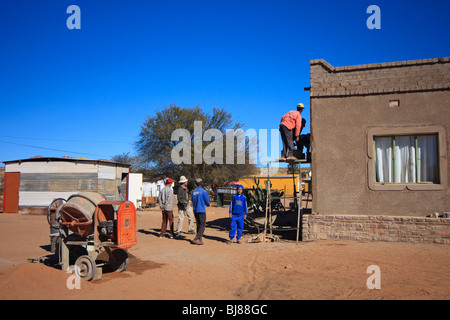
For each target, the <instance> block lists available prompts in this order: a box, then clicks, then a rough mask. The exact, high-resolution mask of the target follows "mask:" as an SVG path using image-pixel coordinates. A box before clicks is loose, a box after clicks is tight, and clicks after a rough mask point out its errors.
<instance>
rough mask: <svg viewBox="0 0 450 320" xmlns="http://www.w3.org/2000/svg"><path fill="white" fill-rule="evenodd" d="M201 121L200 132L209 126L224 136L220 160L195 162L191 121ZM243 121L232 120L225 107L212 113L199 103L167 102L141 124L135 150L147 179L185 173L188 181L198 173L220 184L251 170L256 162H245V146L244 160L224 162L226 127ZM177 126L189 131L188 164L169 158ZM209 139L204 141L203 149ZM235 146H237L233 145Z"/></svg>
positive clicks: (235, 125)
mask: <svg viewBox="0 0 450 320" xmlns="http://www.w3.org/2000/svg"><path fill="white" fill-rule="evenodd" d="M195 121H201V122H202V131H203V132H202V133H201V134H202V136H203V133H204V132H205V131H206V130H208V129H217V130H219V131H220V132H221V133H222V138H223V147H224V150H223V155H224V161H223V164H216V163H214V164H210V165H207V164H205V163H204V162H202V163H201V164H194V159H193V156H194V151H193V150H194V148H193V146H194V122H195ZM242 127H243V124H241V123H238V122H234V121H233V120H232V115H231V114H230V113H228V112H227V111H225V110H224V109H219V108H214V109H213V111H212V113H210V114H209V113H206V112H204V111H203V110H202V109H201V108H200V107H199V106H195V107H189V108H180V107H179V106H176V105H170V106H169V107H166V108H165V109H163V110H161V111H157V112H156V114H155V116H153V117H148V118H147V119H146V120H145V121H144V123H143V124H142V125H141V132H140V133H139V139H138V141H137V142H136V150H137V156H136V158H137V159H138V163H139V166H140V168H141V170H140V171H141V172H143V173H144V174H145V175H146V177H147V178H148V179H151V180H155V179H160V178H164V177H171V178H175V179H177V178H178V177H180V176H182V175H184V176H186V177H187V178H188V179H189V181H190V184H192V183H193V182H194V180H195V178H198V177H201V178H202V179H203V180H204V181H205V182H206V183H207V184H216V185H222V184H223V183H227V182H230V181H233V180H237V179H239V178H240V177H242V176H243V175H249V174H252V173H253V172H254V171H255V168H256V167H255V166H254V165H252V164H249V163H248V162H249V161H248V149H247V150H246V153H247V157H246V163H245V164H226V163H225V162H226V161H225V154H226V152H225V145H226V143H225V133H226V129H234V130H236V129H239V128H242ZM176 129H187V130H188V131H189V132H190V133H191V145H192V150H191V157H192V161H191V164H185V163H182V164H180V165H176V164H174V163H173V162H172V159H171V152H172V149H173V148H174V147H175V145H176V144H177V143H179V142H178V141H172V140H171V138H172V132H173V131H174V130H176ZM209 143H211V142H203V143H202V147H203V149H204V148H205V147H206V146H207V145H208V144H209ZM235 149H236V146H235ZM234 152H236V150H234Z"/></svg>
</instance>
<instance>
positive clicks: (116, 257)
mask: <svg viewBox="0 0 450 320" xmlns="http://www.w3.org/2000/svg"><path fill="white" fill-rule="evenodd" d="M47 220H48V221H49V224H50V230H51V232H50V236H51V239H52V248H53V247H54V248H55V252H54V253H55V254H56V255H57V256H58V259H59V265H60V266H61V268H62V270H67V269H68V268H69V267H70V266H75V267H76V268H75V271H77V272H78V274H79V276H80V277H81V278H83V279H85V280H88V281H90V280H98V279H101V277H102V273H103V271H104V270H107V271H118V272H121V271H124V270H126V268H127V267H128V262H129V259H128V253H127V251H126V250H127V249H129V248H131V247H133V246H134V245H135V244H136V208H135V206H134V205H133V203H132V202H130V201H107V200H106V199H105V197H104V196H103V195H101V194H99V193H96V192H80V193H78V194H73V195H71V196H70V197H69V198H68V199H67V200H65V199H61V198H58V199H55V200H53V202H52V203H51V204H50V205H49V207H48V210H47ZM53 243H55V245H53Z"/></svg>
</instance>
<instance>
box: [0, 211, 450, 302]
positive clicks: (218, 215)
mask: <svg viewBox="0 0 450 320" xmlns="http://www.w3.org/2000/svg"><path fill="white" fill-rule="evenodd" d="M227 216H228V214H227V211H226V209H223V208H214V207H212V208H209V211H208V214H207V229H206V232H205V238H204V243H205V244H204V245H203V246H196V245H192V244H190V242H189V240H190V239H192V238H193V237H194V236H193V235H187V234H186V239H185V240H175V239H169V238H159V237H158V236H157V235H158V233H159V229H160V223H161V213H160V211H159V210H147V211H143V212H139V213H138V244H137V245H136V246H135V247H133V248H132V249H131V250H130V251H129V253H130V255H131V259H130V265H129V267H128V269H127V270H126V271H125V272H123V273H105V274H103V279H102V280H100V281H92V282H86V281H82V282H81V289H80V290H77V289H73V290H69V289H68V288H67V285H66V282H67V279H68V277H69V276H70V274H68V273H66V272H63V271H61V270H57V269H55V268H52V267H50V266H47V265H45V264H42V263H29V262H27V259H28V258H37V257H40V256H46V255H49V254H50V252H48V249H49V237H48V233H49V232H48V231H49V230H48V225H47V222H46V219H45V217H43V216H23V215H17V214H15V215H10V214H1V215H0V243H1V247H0V299H227V300H228V299H231V300H233V299H239V300H241V299H283V300H285V299H450V272H449V270H450V250H449V246H448V245H439V244H413V243H388V242H354V241H335V242H332V241H316V242H301V243H298V244H296V243H295V241H292V240H286V239H283V238H282V239H281V240H280V241H279V242H275V243H242V244H231V245H227V244H226V243H225V241H226V240H227V231H226V229H225V228H226V226H227V224H228V220H227ZM186 220H187V219H186ZM184 230H185V231H187V221H185V228H184ZM251 237H252V235H251V234H249V233H244V240H247V239H250V238H251ZM371 265H377V266H379V268H380V271H381V289H380V290H369V289H368V288H367V286H366V281H367V278H368V277H369V276H370V274H367V273H366V271H367V268H368V267H369V266H371Z"/></svg>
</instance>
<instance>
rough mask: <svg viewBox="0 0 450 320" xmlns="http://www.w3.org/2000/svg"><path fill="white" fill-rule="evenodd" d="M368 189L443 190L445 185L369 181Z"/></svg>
mask: <svg viewBox="0 0 450 320" xmlns="http://www.w3.org/2000/svg"><path fill="white" fill-rule="evenodd" d="M369 189H370V190H373V191H402V190H410V191H437V190H445V186H444V185H443V184H434V183H404V184H401V183H399V184H395V183H388V184H381V183H370V184H369Z"/></svg>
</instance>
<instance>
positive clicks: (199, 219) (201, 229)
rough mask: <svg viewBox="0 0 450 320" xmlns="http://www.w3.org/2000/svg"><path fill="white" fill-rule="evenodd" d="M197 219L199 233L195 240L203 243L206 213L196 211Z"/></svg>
mask: <svg viewBox="0 0 450 320" xmlns="http://www.w3.org/2000/svg"><path fill="white" fill-rule="evenodd" d="M195 220H196V222H197V235H196V236H195V238H194V242H200V243H202V237H203V233H204V232H205V226H206V213H204V212H203V213H195Z"/></svg>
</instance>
